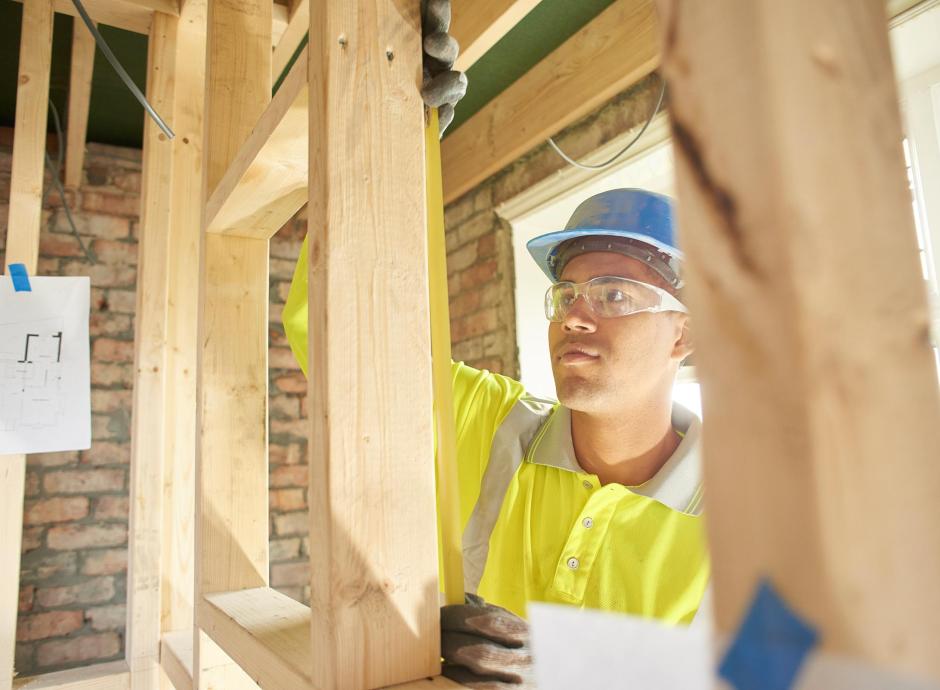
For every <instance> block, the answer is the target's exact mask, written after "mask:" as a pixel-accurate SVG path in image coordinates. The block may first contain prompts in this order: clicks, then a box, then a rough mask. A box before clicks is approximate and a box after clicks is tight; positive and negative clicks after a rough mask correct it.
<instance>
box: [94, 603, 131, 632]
mask: <svg viewBox="0 0 940 690" xmlns="http://www.w3.org/2000/svg"><path fill="white" fill-rule="evenodd" d="M85 615H86V616H87V618H88V621H89V623H91V627H92V628H93V629H94V630H117V631H123V630H124V624H125V622H126V619H127V607H126V606H125V605H124V604H116V605H114V606H96V607H94V608H90V609H88V610H87V611H86V612H85Z"/></svg>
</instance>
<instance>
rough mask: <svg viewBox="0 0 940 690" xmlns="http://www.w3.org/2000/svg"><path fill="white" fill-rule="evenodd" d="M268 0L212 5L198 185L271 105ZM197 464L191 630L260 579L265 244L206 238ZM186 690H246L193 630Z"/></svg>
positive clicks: (264, 520) (263, 577) (264, 519)
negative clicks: (217, 598) (223, 600)
mask: <svg viewBox="0 0 940 690" xmlns="http://www.w3.org/2000/svg"><path fill="white" fill-rule="evenodd" d="M271 11H272V8H271V2H270V0H215V1H214V2H212V3H210V5H209V16H208V34H207V40H208V43H207V53H208V57H207V63H206V65H207V68H206V98H205V108H206V111H205V126H204V129H205V149H204V160H205V166H206V167H205V172H204V181H205V182H204V190H209V189H214V188H215V187H216V185H217V184H218V183H219V180H220V179H222V176H223V175H224V173H225V171H226V170H227V169H228V167H229V166H230V165H231V163H232V160H233V159H234V158H235V156H236V155H237V153H238V150H239V148H240V147H241V146H242V145H243V143H244V141H245V139H246V138H247V137H248V136H249V134H250V133H251V130H252V128H253V127H254V126H255V124H256V123H257V121H258V119H259V118H260V117H261V114H262V113H263V112H264V109H265V107H266V106H267V104H268V102H269V101H270V100H271ZM203 237H204V239H203V247H202V259H201V263H202V266H201V270H200V273H201V278H200V286H201V288H200V289H201V296H200V308H199V317H198V321H199V329H198V333H199V338H198V343H199V347H200V355H199V366H198V384H197V386H198V394H197V406H198V408H197V409H198V427H197V428H198V446H197V447H198V450H197V459H196V623H197V626H199V628H202V627H204V626H205V623H206V621H205V616H206V613H205V610H206V606H207V604H206V603H205V602H204V601H203V597H204V596H205V595H207V594H212V593H215V592H222V591H230V590H238V589H247V588H252V587H262V586H265V585H266V584H267V581H268V465H267V393H268V391H267V382H268V371H267V345H268V241H267V239H248V238H244V237H229V236H221V235H204V236H203ZM193 671H194V674H195V675H194V678H193V687H194V688H200V689H206V688H210V687H225V688H237V687H243V686H244V687H250V686H251V681H250V680H249V679H248V677H247V676H245V675H244V673H242V672H241V671H240V669H238V668H237V666H235V665H234V664H232V663H231V661H230V660H229V659H228V658H227V657H226V655H225V654H224V653H223V652H222V650H221V649H219V648H218V647H217V646H216V645H215V644H214V643H213V641H212V640H210V639H209V637H208V636H206V635H205V634H204V633H202V632H201V631H200V630H198V629H197V632H196V639H195V640H194V663H193Z"/></svg>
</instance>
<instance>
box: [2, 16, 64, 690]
mask: <svg viewBox="0 0 940 690" xmlns="http://www.w3.org/2000/svg"><path fill="white" fill-rule="evenodd" d="M52 14H53V13H52V4H51V2H50V0H33V1H32V2H29V3H27V4H26V5H24V6H23V23H22V28H21V30H20V36H21V40H20V60H19V67H18V79H17V88H16V121H15V129H14V136H13V162H12V167H11V172H10V215H9V217H8V221H7V237H6V255H5V257H4V260H5V263H6V266H9V265H10V264H11V263H22V264H25V265H26V270H27V271H29V273H30V275H35V273H36V265H37V263H38V261H39V230H40V223H41V220H42V184H43V166H44V162H45V152H46V122H47V114H48V111H49V68H50V65H51V64H52ZM8 272H9V270H8V269H7V270H5V271H4V273H8ZM4 279H6V280H9V278H7V277H6V276H4ZM25 477H26V456H25V455H5V456H0V495H2V500H0V563H3V567H4V568H5V569H6V570H7V574H6V575H4V576H3V577H0V613H2V616H0V688H2V689H5V688H9V687H10V683H11V681H12V678H13V658H14V649H15V645H16V613H17V610H18V606H17V602H18V601H19V588H20V544H21V543H22V538H23V492H24V489H25V484H24V481H25Z"/></svg>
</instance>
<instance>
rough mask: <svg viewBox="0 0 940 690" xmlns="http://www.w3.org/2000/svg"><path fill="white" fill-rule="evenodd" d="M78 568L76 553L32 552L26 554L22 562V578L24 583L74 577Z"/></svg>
mask: <svg viewBox="0 0 940 690" xmlns="http://www.w3.org/2000/svg"><path fill="white" fill-rule="evenodd" d="M77 567H78V556H77V555H76V554H75V552H74V551H64V552H62V553H49V552H43V551H39V550H36V551H32V552H30V553H27V554H24V555H23V558H22V560H21V561H20V578H21V579H22V580H23V581H24V582H41V581H42V580H47V579H49V578H54V577H62V576H64V575H74V574H75V571H76V569H77Z"/></svg>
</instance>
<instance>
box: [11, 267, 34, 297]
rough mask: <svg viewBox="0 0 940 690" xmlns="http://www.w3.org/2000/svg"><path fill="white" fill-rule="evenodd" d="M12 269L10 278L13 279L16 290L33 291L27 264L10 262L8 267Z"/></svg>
mask: <svg viewBox="0 0 940 690" xmlns="http://www.w3.org/2000/svg"><path fill="white" fill-rule="evenodd" d="M7 270H9V271H10V278H12V279H13V289H14V290H15V291H16V292H32V291H33V288H32V286H31V285H30V284H29V273H28V272H27V270H26V265H25V264H10V265H9V266H8V267H7Z"/></svg>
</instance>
